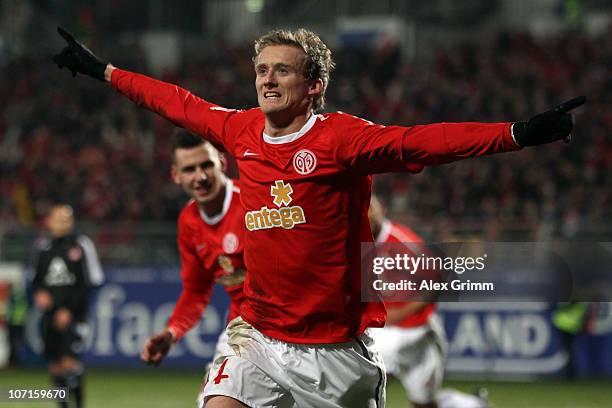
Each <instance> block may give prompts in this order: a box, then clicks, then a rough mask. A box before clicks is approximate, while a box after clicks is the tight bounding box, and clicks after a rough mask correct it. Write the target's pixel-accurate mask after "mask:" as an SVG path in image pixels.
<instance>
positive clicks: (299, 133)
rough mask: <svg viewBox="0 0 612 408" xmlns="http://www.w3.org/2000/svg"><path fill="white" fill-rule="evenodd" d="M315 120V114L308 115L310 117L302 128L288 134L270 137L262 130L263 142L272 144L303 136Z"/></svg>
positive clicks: (291, 140)
mask: <svg viewBox="0 0 612 408" xmlns="http://www.w3.org/2000/svg"><path fill="white" fill-rule="evenodd" d="M316 121H317V115H310V118H308V120H307V121H306V123H305V124H304V126H302V128H301V129H300V130H298V131H297V132H295V133H289V134H288V135H283V136H277V137H272V136H270V135H267V134H266V132H264V133H263V140H264V142H266V143H269V144H273V145H279V144H285V143H291V142H293V141H295V140H298V139H299V138H300V137H302V136H304V135H305V134H306V132H308V131H309V130H310V129H311V128H312V127H313V126H314V124H315V122H316Z"/></svg>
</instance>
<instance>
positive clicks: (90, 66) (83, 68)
mask: <svg viewBox="0 0 612 408" xmlns="http://www.w3.org/2000/svg"><path fill="white" fill-rule="evenodd" d="M57 32H58V33H59V34H60V35H61V36H62V37H63V38H64V40H66V42H67V43H68V45H67V46H66V47H64V48H63V49H62V52H61V53H59V54H57V55H54V56H53V62H55V63H56V64H57V66H58V68H60V69H62V68H63V67H66V68H68V69H69V70H70V71H72V76H73V77H75V76H76V74H77V72H79V73H81V74H85V75H89V76H90V77H92V78H96V79H99V80H100V81H104V71H105V70H106V66H107V65H108V62H105V61H102V60H101V59H100V58H98V57H97V56H96V55H95V54H94V53H93V52H91V51H90V50H89V48H87V47H86V46H84V45H83V44H81V43H80V42H77V41H76V40H75V39H74V37H73V36H72V34H70V33H69V32H68V31H66V30H64V29H63V28H62V27H57Z"/></svg>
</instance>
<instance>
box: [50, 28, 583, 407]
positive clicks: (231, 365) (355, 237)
mask: <svg viewBox="0 0 612 408" xmlns="http://www.w3.org/2000/svg"><path fill="white" fill-rule="evenodd" d="M59 32H60V35H62V37H63V38H64V39H65V40H66V42H67V46H66V47H64V49H63V50H62V51H61V53H60V54H58V55H56V56H55V57H54V61H55V63H56V64H57V65H58V66H59V67H60V68H62V67H67V68H68V69H69V70H70V71H71V72H72V74H73V75H76V74H77V73H82V74H86V75H89V76H91V77H93V78H96V79H98V80H100V81H107V82H109V83H111V85H112V87H113V88H114V89H115V90H116V91H117V92H119V93H121V94H123V95H125V96H126V97H128V98H130V99H131V100H132V101H134V102H136V103H138V104H141V105H144V106H145V107H147V108H148V109H150V110H152V111H154V112H156V113H158V114H160V115H162V116H163V117H165V118H167V119H168V120H170V121H172V122H173V123H175V124H177V125H178V126H181V127H184V128H186V129H188V130H190V131H191V132H193V133H196V134H198V135H201V136H202V137H204V138H205V139H207V140H209V141H211V142H212V143H213V144H215V145H217V146H223V148H224V149H225V150H226V151H227V152H228V153H230V154H232V155H233V156H234V157H235V158H236V159H237V163H238V168H239V171H240V180H241V189H242V191H243V193H244V194H243V195H242V196H241V200H242V204H243V207H244V209H245V217H244V222H245V226H246V228H247V230H248V231H247V233H246V238H245V252H244V257H245V264H246V265H247V268H248V270H249V273H248V275H247V278H246V281H245V286H244V292H245V300H244V302H243V304H242V307H241V311H240V312H241V317H238V318H236V319H234V320H233V321H232V322H230V324H229V325H228V328H227V331H228V336H229V345H230V346H231V349H232V353H228V354H227V355H225V356H221V357H219V358H217V359H215V361H214V362H213V367H212V369H211V376H210V380H209V381H208V383H207V385H206V389H205V394H206V398H207V407H209V408H211V407H235V406H245V405H246V406H277V407H278V406H280V407H285V406H287V407H293V406H303V407H306V406H312V407H319V408H320V407H340V406H350V407H362V406H363V407H371V406H384V394H385V382H386V380H385V374H384V367H383V364H382V362H381V358H380V355H379V354H378V353H377V352H376V351H375V349H374V348H373V347H372V346H373V342H372V340H371V338H370V337H369V336H368V335H367V334H366V333H365V331H366V329H367V328H368V327H381V326H383V325H384V322H385V317H386V313H385V308H384V306H383V304H382V303H381V302H363V301H362V300H361V276H360V247H361V242H364V241H366V242H367V241H372V233H371V231H370V225H369V222H368V217H367V211H368V206H369V203H370V191H371V175H373V174H376V173H383V172H399V171H404V172H406V171H408V172H418V171H420V170H422V169H423V167H424V166H428V165H437V164H444V163H449V162H452V161H456V160H461V159H466V158H470V157H476V156H481V155H485V154H493V153H501V152H509V151H515V150H520V148H521V147H524V146H530V145H537V144H543V143H550V142H553V141H556V140H561V139H564V138H567V137H569V134H570V131H571V129H572V126H573V122H572V117H571V115H570V114H569V113H568V112H569V111H570V110H571V109H573V108H575V107H577V106H579V105H581V104H583V103H584V97H580V98H576V99H573V100H571V101H568V102H567V103H565V104H563V105H560V106H558V107H556V108H554V109H552V110H550V111H547V112H544V113H541V114H538V115H536V116H534V117H532V118H531V119H529V120H528V121H525V122H515V123H511V122H501V123H438V124H432V125H417V126H407V127H402V126H382V125H378V124H374V123H372V122H369V121H367V120H363V119H359V118H356V117H353V116H351V115H347V114H344V113H341V112H336V113H327V114H316V112H318V111H321V110H322V108H323V105H324V95H325V90H326V88H327V84H328V83H329V78H330V72H331V70H332V68H333V62H332V58H331V51H330V50H329V49H328V47H327V46H326V45H325V44H324V43H323V41H321V39H320V38H319V37H318V36H317V35H316V34H315V33H313V32H310V31H308V30H304V29H298V30H296V31H287V30H274V31H271V32H269V33H267V34H265V35H264V36H262V37H261V38H259V39H258V40H257V41H256V43H255V56H254V58H253V61H254V69H255V88H256V91H257V98H258V103H259V107H257V108H254V109H249V110H236V109H228V108H225V107H221V106H218V105H215V104H213V103H211V102H208V101H206V100H204V99H201V98H199V97H197V96H195V95H193V94H191V93H190V92H188V91H187V90H185V89H183V88H180V87H178V86H176V85H172V84H168V83H164V82H161V81H157V80H155V79H152V78H150V77H147V76H144V75H140V74H136V73H132V72H128V71H125V70H121V69H118V68H115V67H114V66H113V65H112V64H110V63H107V62H106V61H103V60H101V59H100V58H98V57H96V56H95V55H94V54H93V53H92V52H91V51H90V50H89V49H87V48H86V47H85V46H83V45H82V44H80V43H78V42H77V41H76V40H75V39H74V38H73V37H72V35H71V34H69V33H68V32H66V31H65V30H63V29H61V28H60V29H59ZM372 290H373V289H372Z"/></svg>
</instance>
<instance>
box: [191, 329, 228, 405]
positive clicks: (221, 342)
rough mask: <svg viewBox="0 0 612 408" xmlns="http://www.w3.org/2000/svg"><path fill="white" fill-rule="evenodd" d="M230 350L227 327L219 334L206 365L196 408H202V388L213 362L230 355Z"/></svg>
mask: <svg viewBox="0 0 612 408" xmlns="http://www.w3.org/2000/svg"><path fill="white" fill-rule="evenodd" d="M231 352H232V349H231V348H230V346H229V345H228V344H227V327H226V328H225V329H223V331H222V332H221V334H219V338H217V345H216V346H215V354H213V357H212V360H210V363H208V364H206V370H205V372H204V377H203V378H202V384H201V386H200V393H199V394H198V399H197V404H198V408H203V407H204V386H205V385H206V382H207V381H208V374H209V373H210V369H211V367H212V364H213V362H214V361H215V360H216V359H217V358H218V357H219V356H223V355H226V354H227V353H231Z"/></svg>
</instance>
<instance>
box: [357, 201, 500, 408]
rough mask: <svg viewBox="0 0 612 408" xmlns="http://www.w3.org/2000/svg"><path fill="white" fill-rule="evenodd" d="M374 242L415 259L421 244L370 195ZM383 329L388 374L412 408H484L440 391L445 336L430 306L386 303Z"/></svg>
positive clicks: (379, 340) (474, 399)
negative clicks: (391, 245) (401, 250)
mask: <svg viewBox="0 0 612 408" xmlns="http://www.w3.org/2000/svg"><path fill="white" fill-rule="evenodd" d="M368 217H369V219H370V226H371V227H372V234H373V235H374V239H375V241H376V242H377V243H402V244H403V245H404V247H405V253H407V254H410V255H413V256H419V255H420V254H422V253H423V251H424V244H423V240H422V239H421V237H419V236H418V235H417V234H416V233H415V232H413V231H412V230H411V229H410V228H408V227H406V226H403V225H400V224H398V223H394V222H391V221H390V220H389V219H387V218H386V216H385V209H384V207H383V205H382V204H381V202H380V201H379V200H378V198H377V197H376V196H375V195H372V201H371V203H370V208H369V211H368ZM385 306H386V307H387V322H386V324H385V327H383V328H377V329H373V330H372V331H371V335H372V337H373V338H374V340H375V341H376V347H377V348H378V350H379V351H380V353H381V354H382V357H383V361H384V362H385V368H386V370H387V373H388V374H391V375H394V376H395V377H397V379H398V380H399V381H400V383H401V384H402V386H403V387H404V390H406V393H407V394H408V398H409V399H410V401H411V402H412V405H413V406H414V407H415V408H486V407H487V406H488V403H487V401H486V400H485V399H484V398H483V396H477V395H471V394H465V393H462V392H460V391H456V390H449V389H445V390H441V389H440V388H441V387H442V379H443V377H444V363H445V360H446V348H447V343H446V336H445V334H444V327H443V326H442V322H441V321H440V318H439V317H438V316H437V315H436V313H435V304H434V303H433V302H427V301H415V302H403V303H399V302H398V303H385Z"/></svg>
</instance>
